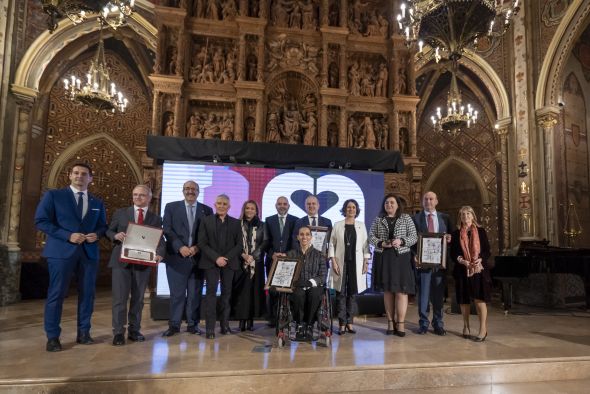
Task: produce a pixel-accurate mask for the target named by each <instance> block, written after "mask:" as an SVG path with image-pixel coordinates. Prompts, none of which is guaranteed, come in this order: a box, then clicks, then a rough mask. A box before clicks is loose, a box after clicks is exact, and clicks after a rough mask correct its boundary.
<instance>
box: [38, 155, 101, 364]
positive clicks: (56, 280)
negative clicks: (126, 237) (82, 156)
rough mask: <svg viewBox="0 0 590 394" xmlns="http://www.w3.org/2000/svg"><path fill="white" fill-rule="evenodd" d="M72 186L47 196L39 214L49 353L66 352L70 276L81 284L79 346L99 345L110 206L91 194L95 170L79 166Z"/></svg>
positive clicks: (73, 171) (72, 174)
mask: <svg viewBox="0 0 590 394" xmlns="http://www.w3.org/2000/svg"><path fill="white" fill-rule="evenodd" d="M69 178H70V186H69V187H66V188H63V189H58V190H49V191H47V192H46V193H45V195H44V196H43V198H42V199H41V202H40V203H39V206H38V207H37V211H36V212H35V225H36V226H37V228H38V229H39V230H40V231H42V232H44V233H45V234H46V235H47V241H46V243H45V248H44V249H43V256H44V257H46V258H47V267H48V269H49V289H48V290H47V301H46V303H45V317H44V318H45V333H46V334H47V346H46V350H47V351H48V352H59V351H61V350H62V347H61V343H60V341H59V336H60V334H61V327H60V322H61V314H62V310H63V301H64V298H65V297H66V295H67V294H68V289H69V286H70V278H71V276H72V274H73V273H75V274H76V277H77V281H78V335H77V338H76V342H78V343H80V344H84V345H90V344H92V343H94V340H93V339H92V337H91V336H90V318H91V317H92V311H93V309H94V294H95V290H96V288H95V287H96V273H97V270H98V257H99V247H98V242H97V241H98V239H99V238H100V237H102V236H103V235H104V233H105V231H106V229H107V225H106V214H105V208H104V205H103V203H102V201H100V200H99V199H98V198H96V197H95V196H93V195H92V194H90V193H88V185H89V184H90V182H92V169H91V168H90V166H88V165H87V164H83V163H77V164H75V165H74V166H73V167H72V170H71V172H70V174H69Z"/></svg>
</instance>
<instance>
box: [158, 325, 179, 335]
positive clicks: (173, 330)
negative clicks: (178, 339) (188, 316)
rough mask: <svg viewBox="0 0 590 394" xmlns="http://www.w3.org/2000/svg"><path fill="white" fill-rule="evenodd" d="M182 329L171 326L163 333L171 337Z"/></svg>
mask: <svg viewBox="0 0 590 394" xmlns="http://www.w3.org/2000/svg"><path fill="white" fill-rule="evenodd" d="M179 332H180V330H179V329H178V328H176V327H169V328H168V329H167V330H166V331H164V332H163V333H162V336H163V337H171V336H172V335H175V334H178V333H179Z"/></svg>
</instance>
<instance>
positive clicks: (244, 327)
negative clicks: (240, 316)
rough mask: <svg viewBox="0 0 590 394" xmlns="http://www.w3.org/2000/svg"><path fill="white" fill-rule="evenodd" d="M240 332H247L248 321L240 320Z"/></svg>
mask: <svg viewBox="0 0 590 394" xmlns="http://www.w3.org/2000/svg"><path fill="white" fill-rule="evenodd" d="M240 331H241V332H244V331H246V320H240Z"/></svg>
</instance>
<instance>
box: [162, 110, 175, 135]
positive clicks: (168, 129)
mask: <svg viewBox="0 0 590 394" xmlns="http://www.w3.org/2000/svg"><path fill="white" fill-rule="evenodd" d="M164 135H165V136H166V137H174V136H175V135H176V133H175V132H174V113H172V112H167V113H166V123H165V125H164Z"/></svg>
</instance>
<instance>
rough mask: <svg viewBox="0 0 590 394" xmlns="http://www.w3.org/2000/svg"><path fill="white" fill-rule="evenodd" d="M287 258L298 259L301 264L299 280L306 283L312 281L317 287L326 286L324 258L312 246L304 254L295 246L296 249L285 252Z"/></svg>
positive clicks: (326, 274)
mask: <svg viewBox="0 0 590 394" xmlns="http://www.w3.org/2000/svg"><path fill="white" fill-rule="evenodd" d="M287 257H288V258H290V259H299V260H301V261H302V262H303V267H302V268H301V272H300V274H299V280H303V281H308V280H310V279H313V280H314V281H315V282H316V285H317V286H326V278H327V277H328V267H327V265H326V258H325V257H324V256H323V255H322V254H321V253H320V252H319V251H318V250H317V249H315V248H314V247H313V246H312V247H310V248H308V249H307V252H306V253H305V254H303V252H302V251H301V248H299V246H297V249H291V250H290V251H288V252H287Z"/></svg>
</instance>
